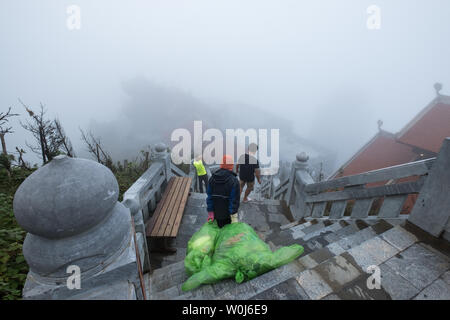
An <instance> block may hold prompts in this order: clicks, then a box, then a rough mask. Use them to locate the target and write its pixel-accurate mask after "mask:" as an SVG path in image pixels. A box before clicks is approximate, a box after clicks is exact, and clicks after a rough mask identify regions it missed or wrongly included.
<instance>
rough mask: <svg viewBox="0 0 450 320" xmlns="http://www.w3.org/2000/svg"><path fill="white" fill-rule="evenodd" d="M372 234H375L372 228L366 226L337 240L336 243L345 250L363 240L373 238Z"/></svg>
mask: <svg viewBox="0 0 450 320" xmlns="http://www.w3.org/2000/svg"><path fill="white" fill-rule="evenodd" d="M374 236H376V233H375V231H373V229H372V228H370V227H368V228H365V229H363V230H360V231H358V232H356V233H355V234H352V235H349V236H348V237H345V238H343V239H341V240H339V241H337V242H336V244H338V245H339V246H340V247H342V248H343V249H345V250H349V249H351V248H353V247H356V246H357V245H359V244H361V243H363V242H364V241H366V240H369V239H371V238H373V237H374Z"/></svg>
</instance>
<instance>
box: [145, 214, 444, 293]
mask: <svg viewBox="0 0 450 320" xmlns="http://www.w3.org/2000/svg"><path fill="white" fill-rule="evenodd" d="M315 224H318V223H311V224H310V225H305V226H304V227H303V229H306V228H309V227H310V226H312V225H315ZM336 224H338V225H336ZM294 227H297V226H294ZM298 230H302V228H297V229H294V231H292V230H289V229H286V230H282V231H281V232H280V234H283V233H284V236H285V237H286V233H289V234H291V235H292V233H295V232H296V231H298ZM324 230H327V231H329V233H327V232H324ZM309 231H310V232H308V234H314V235H315V236H313V237H312V238H308V237H307V239H308V240H307V241H305V240H304V239H303V238H298V239H293V238H292V237H291V241H293V242H292V243H300V244H302V243H303V244H302V245H304V246H306V247H308V248H311V247H313V248H314V249H309V251H308V252H306V251H307V250H306V248H305V254H303V255H302V256H301V257H300V258H299V259H297V260H296V261H294V262H291V263H290V264H287V265H284V266H282V267H280V268H277V269H275V270H272V271H270V272H267V273H266V274H263V275H261V276H259V277H257V278H255V279H252V280H250V281H248V282H245V283H242V284H237V283H235V281H234V279H226V280H224V281H221V282H219V283H217V284H214V285H203V286H200V287H199V288H197V289H196V290H192V291H189V292H182V291H181V285H182V283H183V282H184V281H185V279H186V278H187V277H186V276H185V275H184V276H183V274H184V266H182V265H181V264H178V266H176V267H172V269H170V270H168V269H167V270H164V271H158V272H157V273H156V276H157V277H159V280H158V281H161V283H158V284H156V285H154V287H155V289H158V290H162V291H159V292H153V294H152V295H151V298H152V299H202V300H203V299H298V300H301V299H412V298H416V299H426V298H427V297H428V296H430V295H432V296H438V295H439V294H441V295H443V296H447V295H448V293H449V292H450V284H448V278H449V276H448V275H449V269H450V261H449V259H448V257H447V256H445V255H442V254H439V253H436V252H434V251H433V250H431V249H430V248H428V247H427V246H426V245H422V244H418V243H417V242H418V239H417V238H416V237H415V236H414V235H413V234H411V233H410V232H408V231H406V230H405V229H404V228H403V227H402V226H401V223H395V222H394V223H391V222H389V223H388V222H386V221H384V220H379V221H375V222H373V221H371V222H368V223H365V222H364V221H354V222H350V221H347V222H345V223H343V222H337V223H331V224H329V225H328V226H324V227H323V229H322V230H320V229H317V230H315V229H314V228H310V229H309ZM330 235H333V236H332V237H331V236H330ZM326 238H327V239H328V240H331V241H330V242H328V241H327V240H325V239H326ZM272 240H275V239H272ZM325 241H326V242H325ZM317 243H321V247H319V246H317ZM288 244H291V243H286V244H283V245H288ZM416 247H417V249H414V248H416ZM414 250H415V251H414ZM413 251H414V252H413ZM416 251H417V252H419V253H420V254H417V256H418V257H423V259H422V258H421V259H419V260H420V261H414V259H413V258H411V261H410V262H408V264H409V265H413V266H414V267H413V268H412V271H408V270H409V268H408V267H407V266H406V265H405V266H404V265H403V264H404V263H403V261H402V259H401V257H400V255H403V252H405V254H404V256H405V257H407V258H408V259H409V257H410V256H411V257H413V256H414V255H413V254H412V253H410V252H413V253H415V252H416ZM422 251H423V252H422ZM427 259H428V260H430V261H431V262H432V263H431V262H429V261H427ZM408 261H409V260H408ZM402 263H403V264H402ZM415 264H416V265H415ZM372 265H376V266H379V267H380V268H381V270H382V275H383V277H385V279H384V280H382V281H383V284H382V288H381V289H380V290H369V289H368V288H367V285H366V283H367V278H368V276H370V274H369V273H367V271H368V270H367V268H368V267H369V266H372ZM425 266H426V268H425ZM169 267H170V266H169ZM180 268H181V270H182V271H180ZM165 272H167V273H168V272H172V275H169V274H168V275H164V276H163V274H164V273H165ZM157 277H155V280H157ZM170 279H171V280H174V281H173V282H171V281H170ZM422 279H423V280H422ZM446 281H447V282H446ZM175 282H177V283H175Z"/></svg>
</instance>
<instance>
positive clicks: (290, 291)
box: [251, 278, 309, 300]
mask: <svg viewBox="0 0 450 320" xmlns="http://www.w3.org/2000/svg"><path fill="white" fill-rule="evenodd" d="M251 299H252V300H309V297H308V295H307V294H306V292H305V291H304V290H303V289H302V288H301V287H300V286H299V284H298V282H297V281H296V280H295V279H293V278H290V279H288V280H286V281H283V282H281V283H279V284H277V285H275V286H273V287H271V288H270V289H267V290H266V291H263V292H261V293H259V294H257V295H256V296H254V297H252V298H251Z"/></svg>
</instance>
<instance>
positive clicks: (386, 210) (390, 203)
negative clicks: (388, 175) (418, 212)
mask: <svg viewBox="0 0 450 320" xmlns="http://www.w3.org/2000/svg"><path fill="white" fill-rule="evenodd" d="M407 198H408V195H401V196H392V197H386V198H384V200H383V204H382V206H381V209H380V212H379V213H378V217H379V218H396V217H398V216H399V215H400V212H401V211H402V208H403V204H404V203H405V200H406V199H407Z"/></svg>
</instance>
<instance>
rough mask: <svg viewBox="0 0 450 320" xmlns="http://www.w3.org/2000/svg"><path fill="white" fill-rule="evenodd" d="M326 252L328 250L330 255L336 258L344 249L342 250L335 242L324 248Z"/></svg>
mask: <svg viewBox="0 0 450 320" xmlns="http://www.w3.org/2000/svg"><path fill="white" fill-rule="evenodd" d="M326 248H328V250H330V252H331V253H333V254H334V255H335V256H338V255H340V254H342V253H344V252H345V250H344V248H342V247H341V246H340V245H338V244H337V243H336V242H333V243H330V244H329V245H327V246H326Z"/></svg>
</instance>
